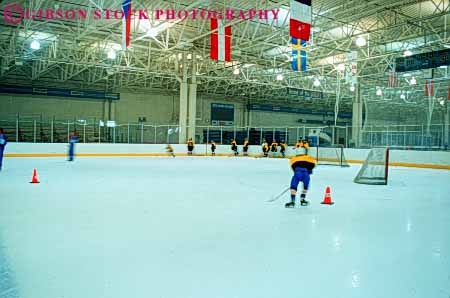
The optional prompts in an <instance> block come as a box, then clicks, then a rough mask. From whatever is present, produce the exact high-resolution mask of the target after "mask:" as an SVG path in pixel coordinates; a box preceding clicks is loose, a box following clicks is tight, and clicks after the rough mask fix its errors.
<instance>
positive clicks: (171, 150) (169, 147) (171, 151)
mask: <svg viewBox="0 0 450 298" xmlns="http://www.w3.org/2000/svg"><path fill="white" fill-rule="evenodd" d="M166 151H167V154H168V155H169V156H172V157H175V154H174V153H173V147H172V145H170V144H167V146H166Z"/></svg>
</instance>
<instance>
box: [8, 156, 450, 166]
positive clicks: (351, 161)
mask: <svg viewBox="0 0 450 298" xmlns="http://www.w3.org/2000/svg"><path fill="white" fill-rule="evenodd" d="M66 156H67V154H61V153H7V154H5V155H4V157H66ZM75 156H76V157H165V156H170V155H168V154H166V153H80V154H76V155H75ZM175 156H187V154H186V153H182V154H175ZM192 156H205V154H193V155H192ZM206 156H212V155H211V154H208V155H206ZM215 156H222V157H223V156H229V157H233V154H223V153H218V154H216V155H215ZM240 157H242V156H240ZM248 157H254V158H264V157H263V156H262V155H257V154H249V155H248ZM287 157H288V158H289V156H287ZM269 158H274V157H269ZM275 158H281V157H275ZM347 162H348V163H352V164H362V163H364V161H363V160H347ZM389 165H390V166H395V167H408V168H422V169H440V170H450V165H436V164H420V163H403V162H390V163H389Z"/></svg>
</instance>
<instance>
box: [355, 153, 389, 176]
mask: <svg viewBox="0 0 450 298" xmlns="http://www.w3.org/2000/svg"><path fill="white" fill-rule="evenodd" d="M388 176H389V148H373V149H371V150H370V152H369V154H368V155H367V158H366V160H365V161H364V164H363V166H362V167H361V169H360V170H359V172H358V175H356V177H355V179H354V182H355V183H359V184H370V185H387V184H388Z"/></svg>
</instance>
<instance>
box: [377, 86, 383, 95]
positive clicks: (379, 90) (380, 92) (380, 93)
mask: <svg viewBox="0 0 450 298" xmlns="http://www.w3.org/2000/svg"><path fill="white" fill-rule="evenodd" d="M377 95H378V96H382V95H383V91H381V89H380V88H377Z"/></svg>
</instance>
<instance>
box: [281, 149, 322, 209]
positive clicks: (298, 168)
mask: <svg viewBox="0 0 450 298" xmlns="http://www.w3.org/2000/svg"><path fill="white" fill-rule="evenodd" d="M307 146H308V144H307V143H304V144H303V145H302V147H300V148H298V149H296V156H295V157H293V158H292V159H291V161H290V165H291V169H292V170H293V171H294V176H292V179H291V186H290V190H291V201H290V202H288V203H286V204H285V207H286V208H293V207H295V197H296V195H297V188H298V184H299V183H300V182H302V183H303V189H302V194H301V195H300V198H301V200H300V205H301V206H307V205H308V204H309V202H308V201H306V193H307V192H308V188H309V182H310V175H311V174H312V172H313V169H314V167H315V166H316V160H315V159H314V158H312V157H311V156H309V155H308V148H307Z"/></svg>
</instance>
